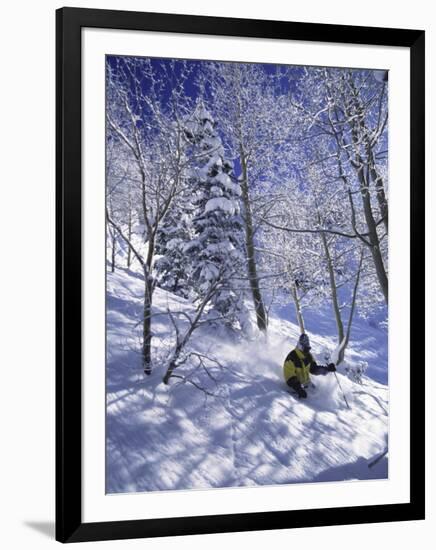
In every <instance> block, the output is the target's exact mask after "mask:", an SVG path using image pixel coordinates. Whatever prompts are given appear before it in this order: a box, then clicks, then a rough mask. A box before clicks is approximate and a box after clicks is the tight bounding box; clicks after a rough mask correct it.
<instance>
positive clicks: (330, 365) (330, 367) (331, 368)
mask: <svg viewBox="0 0 436 550" xmlns="http://www.w3.org/2000/svg"><path fill="white" fill-rule="evenodd" d="M327 370H328V372H335V371H336V367H335V364H334V363H329V364H328V365H327Z"/></svg>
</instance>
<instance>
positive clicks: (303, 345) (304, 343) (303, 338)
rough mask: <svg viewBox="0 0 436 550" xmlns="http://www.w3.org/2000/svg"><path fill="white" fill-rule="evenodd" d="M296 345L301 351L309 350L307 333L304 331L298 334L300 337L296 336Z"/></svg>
mask: <svg viewBox="0 0 436 550" xmlns="http://www.w3.org/2000/svg"><path fill="white" fill-rule="evenodd" d="M298 347H299V348H300V349H301V351H309V350H310V349H311V348H310V341H309V336H307V334H306V333H304V332H303V334H301V335H300V338H298Z"/></svg>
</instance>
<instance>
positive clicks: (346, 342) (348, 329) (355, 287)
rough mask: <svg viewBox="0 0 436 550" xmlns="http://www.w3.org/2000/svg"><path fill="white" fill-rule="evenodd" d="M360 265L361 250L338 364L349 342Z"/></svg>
mask: <svg viewBox="0 0 436 550" xmlns="http://www.w3.org/2000/svg"><path fill="white" fill-rule="evenodd" d="M362 265H363V249H362V250H361V251H360V260H359V267H358V269H357V273H356V279H355V281H354V288H353V295H352V298H351V309H350V315H349V317H348V325H347V333H346V335H345V344H344V346H343V348H342V350H341V353H340V354H339V360H338V364H339V363H341V362H342V361H343V360H344V354H345V348H346V347H347V345H348V342H349V341H350V335H351V325H352V324H353V317H354V311H355V309H356V298H357V290H358V288H359V282H360V275H361V273H362Z"/></svg>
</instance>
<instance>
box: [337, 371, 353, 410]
mask: <svg viewBox="0 0 436 550" xmlns="http://www.w3.org/2000/svg"><path fill="white" fill-rule="evenodd" d="M334 375H335V378H336V382H337V383H338V386H339V389H340V390H341V392H342V395H343V397H344V401H345V404H346V405H347V407H348V408H349V409H351V407H350V405H349V404H348V401H347V398H346V397H345V393H344V390H343V389H342V386H341V383H340V382H339V378H338V375H337V374H336V371H335V372H334Z"/></svg>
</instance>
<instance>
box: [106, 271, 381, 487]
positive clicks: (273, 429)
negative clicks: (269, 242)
mask: <svg viewBox="0 0 436 550" xmlns="http://www.w3.org/2000/svg"><path fill="white" fill-rule="evenodd" d="M143 286H144V285H143V281H142V279H141V275H140V274H138V273H135V272H134V271H127V270H122V269H117V271H116V272H115V273H110V272H109V271H108V274H107V388H106V389H107V433H106V443H107V446H106V455H107V460H106V490H107V492H108V493H119V492H134V491H157V490H174V489H190V488H195V489H200V488H211V487H229V486H243V485H245V486H248V485H272V484H277V483H295V482H319V481H337V480H354V479H381V478H386V477H387V472H388V458H387V456H385V457H384V458H383V459H382V460H380V461H379V462H378V463H377V464H376V465H374V466H373V467H372V468H369V467H368V463H369V462H370V461H371V460H373V459H374V458H376V457H377V456H379V455H380V454H382V453H383V452H384V451H385V449H386V448H387V433H388V387H387V385H386V382H387V335H386V332H385V331H384V330H383V329H381V328H378V327H376V326H371V325H370V324H369V323H368V322H367V321H364V320H361V319H358V318H356V322H355V326H354V328H353V333H352V338H353V342H352V344H351V346H350V349H348V350H347V354H346V359H347V361H348V362H349V363H350V364H351V365H352V364H353V363H354V362H356V361H359V360H361V359H364V360H366V361H368V363H369V368H368V371H367V374H368V375H369V376H366V377H365V379H364V383H363V385H358V384H355V383H353V382H351V381H350V380H349V379H348V378H347V377H346V376H344V375H343V374H341V370H343V368H341V367H340V368H339V374H338V377H339V380H340V383H341V385H342V388H343V389H344V391H345V393H346V395H347V399H348V402H349V403H350V405H351V410H348V409H347V408H346V406H345V403H344V400H343V397H342V394H341V393H340V391H339V389H338V385H337V382H336V380H335V377H334V376H333V375H332V374H329V375H326V376H318V377H313V381H314V383H315V385H316V388H315V389H309V397H308V399H307V400H305V401H299V400H297V399H296V398H295V397H294V396H292V395H290V394H289V393H288V392H287V390H286V386H285V384H284V381H283V378H282V364H283V359H284V357H285V356H286V354H287V353H288V352H289V351H290V350H291V349H292V348H293V347H294V345H295V342H296V340H297V338H298V335H299V330H298V325H296V324H295V322H294V321H293V319H292V310H290V309H289V308H286V309H284V308H282V309H280V308H276V309H275V310H274V312H273V313H271V318H270V326H269V330H268V336H267V338H264V337H263V336H261V335H259V334H257V333H256V332H255V333H254V336H253V337H252V339H251V340H250V341H246V340H243V339H241V338H238V337H237V336H236V335H232V334H231V333H230V332H229V331H228V330H224V329H222V328H218V327H210V326H209V327H206V326H204V327H202V328H201V329H199V330H198V332H195V333H194V336H193V338H192V341H191V344H192V345H191V348H192V349H194V350H195V351H197V352H199V353H202V354H204V355H207V356H208V357H210V358H211V359H215V360H218V361H219V363H220V365H218V364H217V363H214V362H213V361H207V368H208V373H209V374H210V376H209V374H208V373H206V371H205V370H203V369H197V370H196V371H195V372H193V371H194V368H195V367H194V365H193V364H192V363H191V366H189V365H190V363H189V361H187V362H186V364H185V365H184V366H183V367H180V369H179V371H180V372H179V371H176V372H177V374H180V375H183V376H186V375H189V376H190V377H191V378H190V379H191V380H192V381H193V382H195V383H197V384H199V385H200V386H202V387H204V388H205V389H206V391H207V392H208V393H213V394H214V396H210V395H208V394H207V393H205V392H203V391H201V390H200V389H197V388H196V387H194V385H192V384H190V383H182V381H181V380H180V379H172V380H170V384H169V385H164V384H163V382H162V377H163V375H164V372H165V371H164V366H165V359H166V358H167V357H168V353H169V352H170V349H171V342H172V341H173V337H174V335H173V334H172V333H173V329H172V326H171V323H170V321H169V318H168V315H167V313H166V311H167V310H168V309H170V310H171V311H177V310H179V311H180V310H183V311H188V312H189V311H190V310H191V307H192V306H190V305H189V304H188V303H187V302H186V301H185V300H183V299H182V298H179V297H177V296H174V295H172V294H170V293H168V292H165V291H163V290H161V289H159V288H158V289H156V291H155V295H154V313H155V314H156V316H155V317H154V318H153V332H154V338H153V346H154V348H153V354H154V357H155V358H158V359H157V361H156V363H157V364H156V366H155V367H154V370H153V373H152V374H151V376H147V377H146V376H145V375H144V374H143V373H142V370H141V364H140V354H139V349H140V334H141V323H140V321H141V310H142V293H143ZM306 324H307V329H308V332H309V335H310V336H311V341H312V346H313V351H314V354H315V356H316V355H317V353H318V354H319V353H321V350H322V349H323V348H329V349H330V350H333V349H334V347H335V338H334V336H335V333H334V325H333V324H332V321H331V315H330V312H329V311H321V312H320V311H317V312H315V311H312V312H306ZM319 361H320V363H322V362H323V360H322V357H319ZM214 379H215V380H214Z"/></svg>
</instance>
